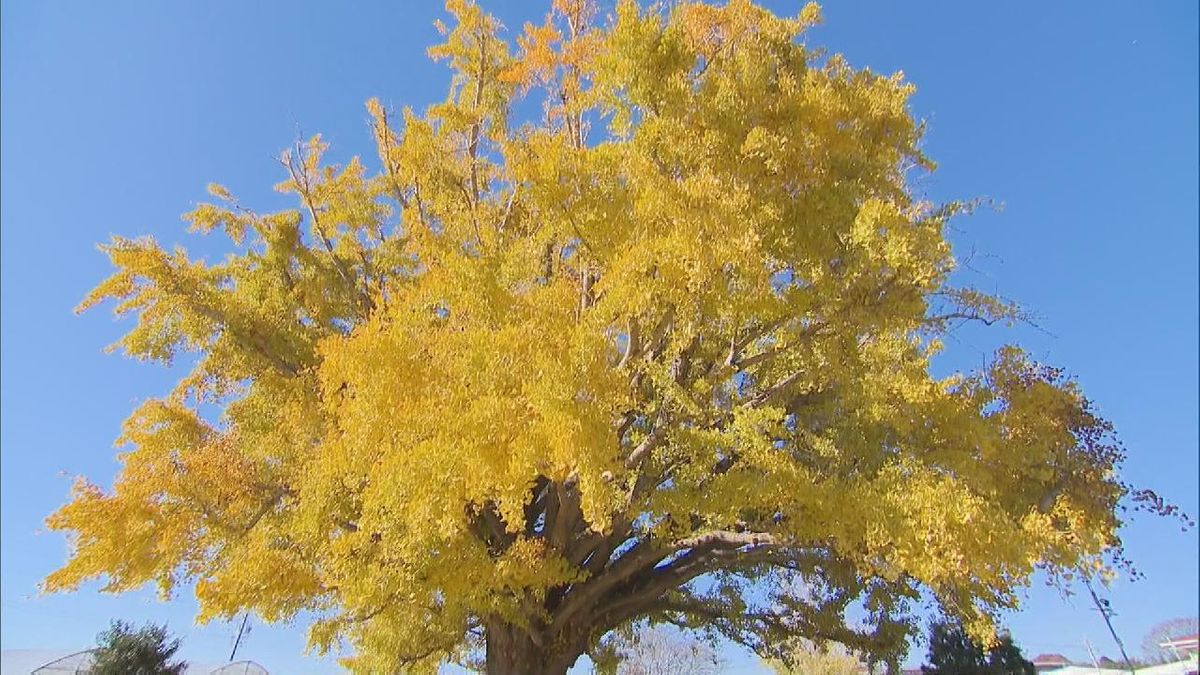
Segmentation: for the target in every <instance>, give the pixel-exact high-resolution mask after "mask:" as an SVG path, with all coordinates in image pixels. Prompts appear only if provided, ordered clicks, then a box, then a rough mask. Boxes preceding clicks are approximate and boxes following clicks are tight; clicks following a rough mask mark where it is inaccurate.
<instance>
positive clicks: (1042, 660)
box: [1033, 654, 1071, 666]
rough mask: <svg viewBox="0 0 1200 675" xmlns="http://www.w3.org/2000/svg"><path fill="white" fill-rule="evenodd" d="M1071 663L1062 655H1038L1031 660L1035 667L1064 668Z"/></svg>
mask: <svg viewBox="0 0 1200 675" xmlns="http://www.w3.org/2000/svg"><path fill="white" fill-rule="evenodd" d="M1070 663H1071V661H1070V660H1069V659H1067V657H1065V656H1063V655H1062V654H1038V655H1037V656H1035V657H1034V658H1033V665H1035V666H1065V665H1069V664H1070Z"/></svg>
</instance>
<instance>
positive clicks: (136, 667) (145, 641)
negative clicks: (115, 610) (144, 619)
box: [89, 621, 187, 675]
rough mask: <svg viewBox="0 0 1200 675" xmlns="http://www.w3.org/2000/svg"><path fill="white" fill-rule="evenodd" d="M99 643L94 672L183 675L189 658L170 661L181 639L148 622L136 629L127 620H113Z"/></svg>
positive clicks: (114, 674)
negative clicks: (171, 637)
mask: <svg viewBox="0 0 1200 675" xmlns="http://www.w3.org/2000/svg"><path fill="white" fill-rule="evenodd" d="M96 642H97V651H96V661H95V663H94V664H93V665H92V668H91V670H90V671H89V672H90V673H91V674H92V675H181V674H182V673H183V671H184V670H185V669H186V668H187V662H186V661H176V662H174V663H172V662H171V659H173V658H174V657H175V652H177V651H179V644H180V640H179V638H175V639H170V638H169V637H168V634H167V629H166V627H164V626H156V625H153V624H146V625H145V626H143V627H142V628H140V629H138V630H134V629H133V626H132V625H130V624H128V623H126V622H124V621H113V622H112V625H111V626H109V628H108V630H106V631H104V632H102V633H100V634H99V635H98V636H96Z"/></svg>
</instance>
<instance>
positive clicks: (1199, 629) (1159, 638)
mask: <svg viewBox="0 0 1200 675" xmlns="http://www.w3.org/2000/svg"><path fill="white" fill-rule="evenodd" d="M1197 633H1200V619H1198V618H1196V617H1194V616H1193V617H1180V618H1177V619H1171V620H1169V621H1163V622H1161V623H1157V624H1155V625H1153V626H1151V627H1150V630H1148V631H1146V637H1144V638H1142V656H1143V658H1145V660H1146V662H1147V663H1150V664H1157V663H1171V662H1174V661H1178V660H1179V658H1180V657H1181V656H1183V654H1182V653H1180V652H1179V651H1178V650H1175V649H1172V648H1171V647H1164V646H1163V644H1164V643H1166V642H1170V641H1172V640H1178V639H1180V638H1185V637H1192V636H1195V635H1196V634H1197Z"/></svg>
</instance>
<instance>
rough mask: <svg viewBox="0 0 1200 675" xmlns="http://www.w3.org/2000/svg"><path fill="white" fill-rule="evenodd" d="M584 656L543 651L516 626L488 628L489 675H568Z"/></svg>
mask: <svg viewBox="0 0 1200 675" xmlns="http://www.w3.org/2000/svg"><path fill="white" fill-rule="evenodd" d="M581 655H582V652H577V653H573V654H568V653H565V652H562V653H560V652H558V651H550V650H545V649H542V648H540V647H538V646H537V645H535V644H534V643H533V640H531V639H530V637H529V634H528V633H527V632H525V631H524V630H522V629H521V628H518V627H516V626H512V625H508V624H504V623H500V622H495V623H491V622H489V623H488V625H487V675H566V672H567V669H568V668H570V667H571V666H572V665H574V664H575V661H576V660H577V659H578V658H579V657H580V656H581Z"/></svg>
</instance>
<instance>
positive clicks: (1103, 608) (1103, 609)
mask: <svg viewBox="0 0 1200 675" xmlns="http://www.w3.org/2000/svg"><path fill="white" fill-rule="evenodd" d="M1083 585H1084V586H1087V589H1088V593H1091V594H1092V602H1094V603H1096V609H1097V610H1098V611H1099V612H1100V616H1102V617H1104V625H1106V626H1108V632H1109V633H1111V634H1112V638H1113V642H1116V643H1117V649H1119V650H1121V658H1122V659H1124V660H1125V667H1126V668H1128V669H1129V672H1131V673H1137V670H1135V669H1134V667H1133V664H1132V663H1130V662H1129V655H1128V654H1126V653H1125V644H1124V643H1123V642H1121V638H1119V637H1117V629H1115V628H1113V625H1112V617H1113V614H1114V612H1113V609H1112V605H1111V604H1109V602H1108V600H1101V599H1100V596H1099V595H1096V589H1095V588H1093V587H1092V581H1091V579H1090V578H1088V577H1087V576H1086V575H1085V576H1084V577H1083Z"/></svg>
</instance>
